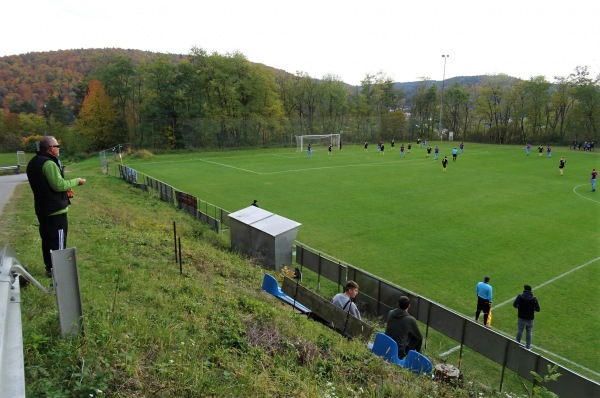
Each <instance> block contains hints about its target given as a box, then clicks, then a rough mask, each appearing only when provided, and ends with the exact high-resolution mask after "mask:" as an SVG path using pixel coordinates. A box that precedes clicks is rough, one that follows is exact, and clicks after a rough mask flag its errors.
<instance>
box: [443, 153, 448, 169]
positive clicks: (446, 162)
mask: <svg viewBox="0 0 600 398" xmlns="http://www.w3.org/2000/svg"><path fill="white" fill-rule="evenodd" d="M446 166H448V156H444V159H442V173H445V172H446Z"/></svg>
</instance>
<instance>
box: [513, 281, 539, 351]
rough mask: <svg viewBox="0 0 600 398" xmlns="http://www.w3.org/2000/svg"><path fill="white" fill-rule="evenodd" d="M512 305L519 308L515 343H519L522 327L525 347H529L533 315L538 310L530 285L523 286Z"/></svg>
mask: <svg viewBox="0 0 600 398" xmlns="http://www.w3.org/2000/svg"><path fill="white" fill-rule="evenodd" d="M513 307H515V308H517V309H518V310H519V312H518V317H519V318H518V321H517V339H516V340H517V343H521V336H523V329H525V330H526V334H525V348H527V349H528V350H530V349H531V332H532V330H533V317H534V313H535V312H539V311H540V304H539V303H538V300H537V298H536V297H535V296H534V295H533V292H532V291H531V286H529V285H525V286H523V293H521V294H519V295H518V296H517V298H516V299H515V302H514V303H513Z"/></svg>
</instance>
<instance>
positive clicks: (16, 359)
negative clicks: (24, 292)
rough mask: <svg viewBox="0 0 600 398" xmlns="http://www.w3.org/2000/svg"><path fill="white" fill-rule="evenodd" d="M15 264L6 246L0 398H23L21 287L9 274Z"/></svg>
mask: <svg viewBox="0 0 600 398" xmlns="http://www.w3.org/2000/svg"><path fill="white" fill-rule="evenodd" d="M15 265H17V266H19V263H18V262H17V260H16V258H15V256H14V253H13V252H12V250H11V249H10V248H8V247H5V248H4V249H2V251H0V398H9V397H10V398H13V397H14V398H19V397H25V368H24V366H25V365H24V360H23V332H22V326H21V288H20V286H19V278H20V277H19V276H15V275H14V274H13V272H12V269H13V267H14V266H15Z"/></svg>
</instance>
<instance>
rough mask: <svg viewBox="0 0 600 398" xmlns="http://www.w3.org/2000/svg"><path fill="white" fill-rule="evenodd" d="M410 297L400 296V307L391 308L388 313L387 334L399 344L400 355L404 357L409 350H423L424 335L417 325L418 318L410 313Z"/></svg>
mask: <svg viewBox="0 0 600 398" xmlns="http://www.w3.org/2000/svg"><path fill="white" fill-rule="evenodd" d="M409 308H410V299H409V298H408V297H406V296H400V298H399V299H398V308H396V309H395V310H391V311H390V312H389V314H388V319H387V326H386V328H385V334H386V335H388V336H390V337H391V338H392V339H394V340H395V341H396V343H397V344H398V357H399V358H400V359H402V358H404V357H405V356H406V354H407V353H408V351H410V350H414V351H417V352H421V344H422V343H423V336H422V335H421V331H420V330H419V327H418V326H417V320H416V319H415V318H413V317H412V316H410V315H409V314H408V309H409Z"/></svg>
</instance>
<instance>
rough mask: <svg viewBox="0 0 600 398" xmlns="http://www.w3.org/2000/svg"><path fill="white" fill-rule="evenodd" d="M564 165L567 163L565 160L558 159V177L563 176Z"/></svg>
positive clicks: (563, 158) (562, 158)
mask: <svg viewBox="0 0 600 398" xmlns="http://www.w3.org/2000/svg"><path fill="white" fill-rule="evenodd" d="M565 163H567V160H566V159H565V157H564V156H563V157H561V158H560V161H559V162H558V171H560V175H563V171H564V169H565Z"/></svg>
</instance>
